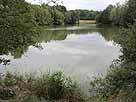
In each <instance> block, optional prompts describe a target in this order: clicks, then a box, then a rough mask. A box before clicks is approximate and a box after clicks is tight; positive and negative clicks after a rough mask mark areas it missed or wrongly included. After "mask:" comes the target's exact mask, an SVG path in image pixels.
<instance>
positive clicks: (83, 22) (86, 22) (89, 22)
mask: <svg viewBox="0 0 136 102" xmlns="http://www.w3.org/2000/svg"><path fill="white" fill-rule="evenodd" d="M79 23H80V24H96V21H95V20H80V21H79Z"/></svg>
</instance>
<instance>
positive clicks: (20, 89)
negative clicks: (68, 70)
mask: <svg viewBox="0 0 136 102" xmlns="http://www.w3.org/2000/svg"><path fill="white" fill-rule="evenodd" d="M0 99H1V100H2V102H4V100H8V102H46V101H47V102H85V99H86V97H85V95H84V94H83V92H82V91H81V89H80V87H79V85H78V84H77V82H75V81H73V80H72V79H71V78H69V77H66V76H64V74H63V73H62V72H55V73H47V74H44V75H42V76H40V77H31V76H30V77H27V78H25V77H23V76H17V75H13V74H11V73H7V74H5V75H1V77H0ZM1 100H0V101H1Z"/></svg>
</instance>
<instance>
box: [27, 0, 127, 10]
mask: <svg viewBox="0 0 136 102" xmlns="http://www.w3.org/2000/svg"><path fill="white" fill-rule="evenodd" d="M26 1H28V2H30V3H33V4H37V3H39V1H42V2H45V3H46V1H47V0H26ZM124 1H125V0H63V5H64V6H66V7H67V9H68V10H74V9H89V10H103V9H105V8H106V7H107V6H108V5H109V4H113V5H114V4H116V3H118V2H119V3H123V2H124Z"/></svg>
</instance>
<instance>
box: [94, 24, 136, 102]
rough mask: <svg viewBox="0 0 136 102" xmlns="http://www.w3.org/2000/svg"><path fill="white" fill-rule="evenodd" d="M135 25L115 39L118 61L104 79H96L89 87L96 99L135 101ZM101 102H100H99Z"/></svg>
mask: <svg viewBox="0 0 136 102" xmlns="http://www.w3.org/2000/svg"><path fill="white" fill-rule="evenodd" d="M135 34H136V24H134V25H132V26H130V27H129V28H128V29H125V30H122V32H121V33H120V35H119V36H118V38H117V42H118V43H119V44H120V45H121V47H122V49H121V52H122V55H121V56H120V59H119V60H117V61H115V63H113V64H112V65H111V68H110V69H109V71H108V73H107V75H106V76H105V77H103V78H102V77H100V78H96V80H94V81H93V82H91V86H92V87H93V88H94V89H95V91H96V97H98V98H99V99H100V100H104V102H134V100H136V98H135V95H136V87H135V86H136V80H135V79H136V60H135V58H136V35H135ZM100 102H101V101H100Z"/></svg>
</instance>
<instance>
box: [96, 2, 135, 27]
mask: <svg viewBox="0 0 136 102" xmlns="http://www.w3.org/2000/svg"><path fill="white" fill-rule="evenodd" d="M135 19H136V1H135V0H128V1H127V2H125V3H124V4H119V3H117V5H109V6H108V7H107V8H106V9H105V10H104V11H102V12H100V14H98V15H97V17H96V21H97V23H101V24H113V25H118V26H128V25H132V24H134V21H135Z"/></svg>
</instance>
